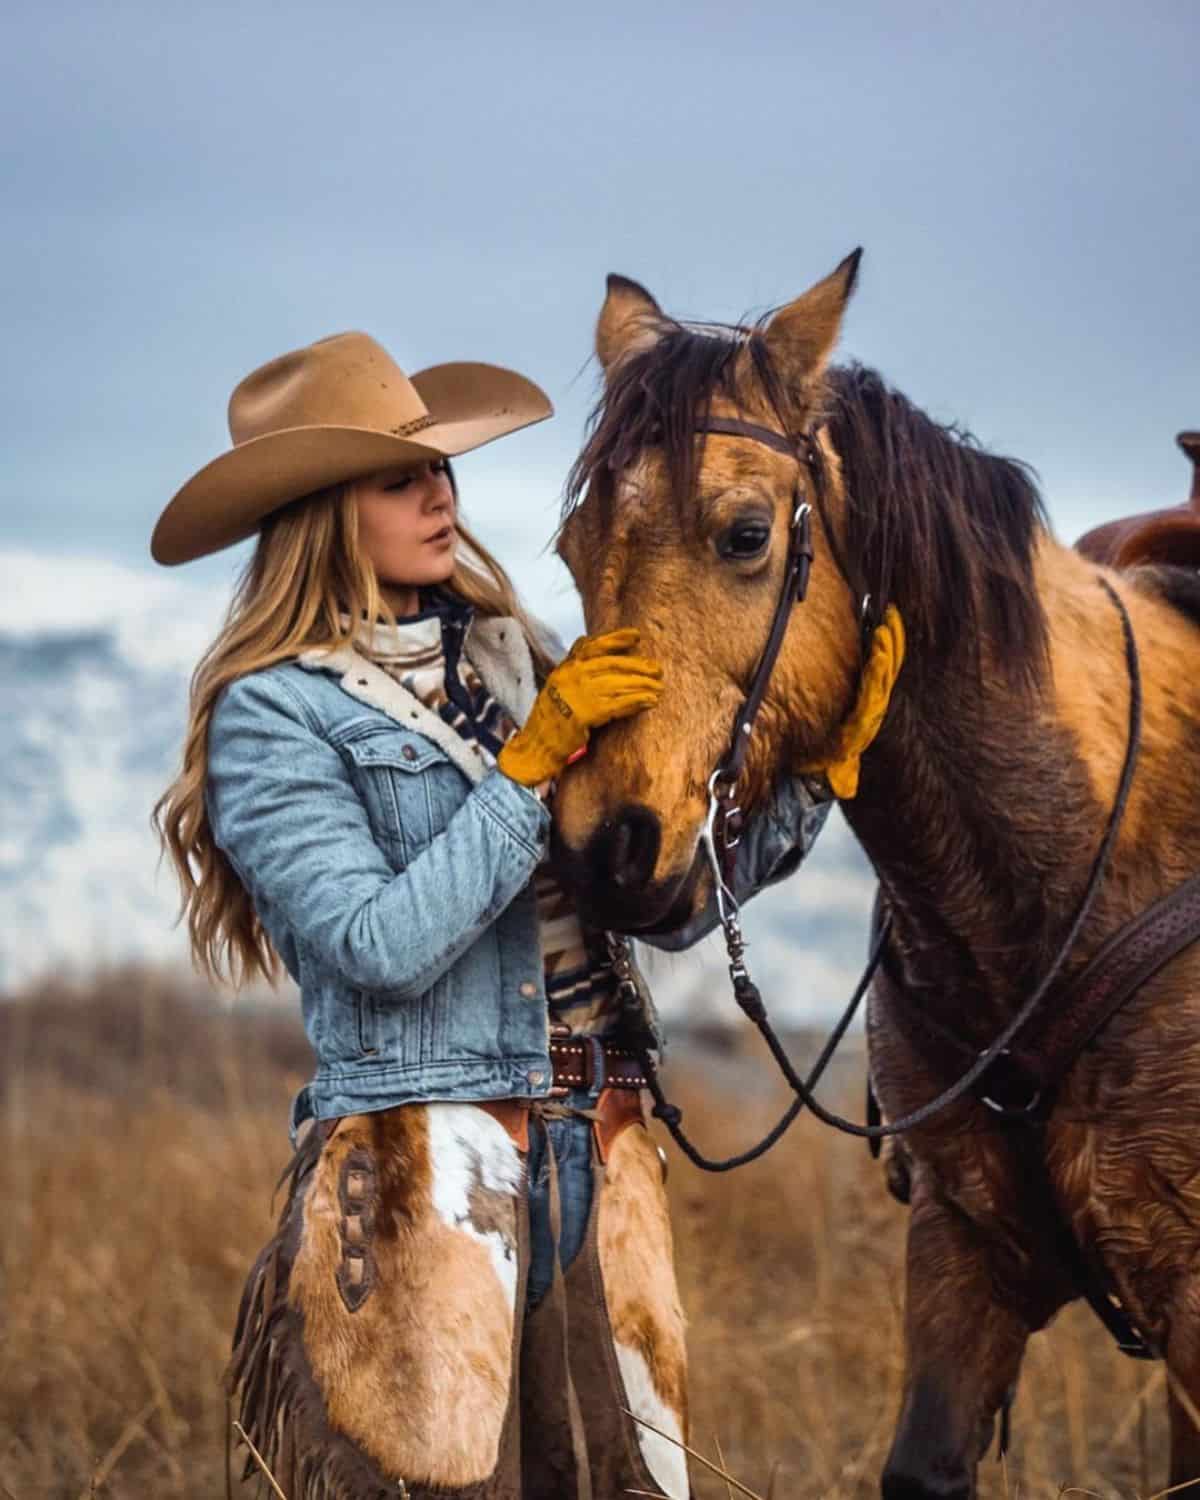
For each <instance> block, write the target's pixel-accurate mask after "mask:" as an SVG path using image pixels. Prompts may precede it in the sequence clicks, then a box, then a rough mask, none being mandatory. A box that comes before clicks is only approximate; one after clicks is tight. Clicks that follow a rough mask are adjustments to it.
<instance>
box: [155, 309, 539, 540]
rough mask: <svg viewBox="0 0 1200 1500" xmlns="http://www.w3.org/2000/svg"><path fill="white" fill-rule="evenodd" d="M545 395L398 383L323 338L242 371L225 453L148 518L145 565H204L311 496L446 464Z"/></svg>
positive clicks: (387, 358)
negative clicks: (389, 472) (152, 522)
mask: <svg viewBox="0 0 1200 1500" xmlns="http://www.w3.org/2000/svg"><path fill="white" fill-rule="evenodd" d="M553 409H554V408H553V407H552V406H551V405H550V401H549V398H548V397H547V396H546V393H545V392H544V391H542V390H541V389H539V387H538V386H536V385H534V383H533V381H532V380H526V379H525V377H524V376H523V375H518V374H517V373H516V372H515V371H514V370H504V369H501V368H500V367H499V366H497V365H482V364H449V365H433V366H431V368H429V369H428V370H422V371H420V372H419V373H418V374H416V375H413V376H411V377H410V376H407V375H405V373H404V371H403V370H402V369H401V368H400V367H399V365H397V364H396V362H395V361H394V360H393V359H392V357H391V355H390V354H388V352H387V350H386V349H384V348H383V347H382V345H380V344H377V343H376V342H375V340H374V339H373V338H370V337H369V336H368V335H367V334H365V333H335V334H333V335H332V336H331V337H330V338H325V339H318V340H317V342H316V343H315V344H308V345H306V346H305V347H304V348H303V349H293V350H292V352H291V353H290V354H281V355H280V356H279V358H278V359H272V360H270V361H269V362H268V363H267V364H265V365H260V366H259V368H258V369H257V370H252V371H251V372H250V374H249V375H247V376H246V378H245V379H244V380H243V381H241V382H240V383H239V384H238V385H237V386H236V387H235V388H234V392H233V395H232V396H231V397H230V398H229V433H230V436H231V437H232V439H233V447H232V448H231V449H229V450H228V451H227V452H225V453H222V454H221V455H220V456H219V457H217V458H215V459H213V461H212V462H211V463H209V464H206V465H205V467H204V468H203V469H201V470H200V471H199V473H197V474H194V475H193V476H192V477H191V479H189V480H188V482H187V483H186V484H185V485H184V486H183V488H182V489H181V490H179V491H178V493H177V494H176V495H175V496H174V498H173V499H172V500H171V502H170V504H169V505H168V506H167V508H166V509H165V510H164V511H163V513H162V515H161V516H159V518H158V523H157V525H156V526H155V528H154V535H153V537H152V538H151V541H150V553H151V555H152V556H153V558H154V560H155V561H156V562H160V563H165V564H168V565H173V564H175V563H183V562H190V561H191V560H192V559H193V558H197V557H204V556H205V555H206V554H208V553H210V552H217V551H219V550H220V549H221V548H222V547H229V546H232V545H233V543H234V542H240V541H242V540H243V538H245V537H248V536H250V535H251V534H252V533H253V532H254V531H255V530H256V529H257V527H258V525H259V523H260V522H261V521H262V519H263V517H264V516H267V515H269V514H270V512H271V511H273V510H276V509H278V507H279V506H281V505H286V504H287V503H288V501H289V500H297V499H299V498H300V496H302V495H307V494H310V493H311V492H312V491H313V490H319V489H324V488H325V487H326V486H327V485H331V484H337V483H340V482H341V481H343V480H349V479H356V478H359V477H361V476H362V475H365V474H370V473H372V472H374V471H375V470H377V469H388V468H399V467H402V466H404V465H405V464H414V465H415V464H421V463H425V462H429V461H431V460H432V461H436V460H438V459H440V458H453V457H455V456H456V455H457V454H460V453H467V452H469V451H470V450H471V449H472V448H479V447H481V446H482V445H483V444H484V443H490V442H491V441H492V439H493V438H498V437H503V436H504V434H505V433H507V432H516V431H517V430H518V429H519V428H521V427H528V426H529V425H530V424H531V423H533V422H540V421H542V420H543V419H544V418H545V417H548V416H550V415H551V413H552V411H553Z"/></svg>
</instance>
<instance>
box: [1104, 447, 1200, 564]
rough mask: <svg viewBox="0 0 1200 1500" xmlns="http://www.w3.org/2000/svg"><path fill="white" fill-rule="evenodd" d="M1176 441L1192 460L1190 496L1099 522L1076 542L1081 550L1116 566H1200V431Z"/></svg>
mask: <svg viewBox="0 0 1200 1500" xmlns="http://www.w3.org/2000/svg"><path fill="white" fill-rule="evenodd" d="M1175 441H1176V442H1177V443H1178V444H1179V446H1180V448H1182V450H1183V452H1184V453H1185V454H1186V456H1187V457H1188V458H1190V459H1191V461H1192V493H1191V496H1190V498H1189V499H1188V500H1187V501H1186V502H1185V503H1184V504H1183V505H1175V506H1171V507H1169V508H1168V509H1166V510H1148V511H1143V512H1141V513H1140V514H1139V515H1136V516H1126V517H1125V518H1124V519H1123V520H1120V521H1107V522H1105V524H1104V525H1103V526H1096V527H1094V528H1093V529H1092V530H1091V531H1089V532H1087V533H1086V534H1085V535H1084V536H1081V537H1080V538H1079V540H1078V541H1077V542H1076V543H1075V547H1076V550H1077V551H1079V552H1082V553H1083V555H1084V556H1085V557H1087V558H1090V559H1091V561H1092V562H1096V563H1103V564H1106V565H1107V566H1108V567H1113V568H1127V567H1131V566H1132V565H1134V564H1135V563H1169V564H1172V565H1173V566H1175V567H1179V568H1200V432H1181V433H1180V434H1179V436H1178V437H1177V438H1176V439H1175Z"/></svg>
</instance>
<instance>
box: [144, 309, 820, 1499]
mask: <svg viewBox="0 0 1200 1500" xmlns="http://www.w3.org/2000/svg"><path fill="white" fill-rule="evenodd" d="M550 411H551V407H550V403H549V401H548V400H547V399H546V397H545V395H544V394H543V393H542V392H541V391H540V390H539V389H538V388H537V387H536V386H534V385H533V384H532V383H531V382H529V381H528V380H525V379H524V378H523V377H521V376H519V375H516V374H514V373H513V372H511V371H507V370H500V369H497V368H495V367H492V366H487V365H478V364H465V365H463V364H460V365H443V366H439V367H435V368H433V369H430V370H426V371H423V372H421V373H420V374H418V375H416V376H414V377H412V379H411V380H410V379H408V378H407V377H406V376H405V375H404V374H403V372H402V371H401V370H400V369H399V368H398V367H397V366H396V365H395V363H394V362H393V361H392V360H391V358H390V356H389V355H388V354H387V353H386V351H385V350H383V349H382V348H381V347H380V346H379V345H378V344H377V343H375V341H374V340H372V339H370V338H368V337H367V336H366V335H365V334H361V333H349V334H341V335H337V336H335V337H333V338H329V339H323V340H320V341H319V342H317V343H315V344H312V345H309V346H307V347H306V348H303V349H299V350H296V351H294V352H292V353H290V354H286V355H284V356H282V357H281V358H279V359H276V360H272V361H271V362H270V363H268V364H266V365H264V366H262V367H261V368H260V369H258V370H256V371H254V372H253V373H252V374H251V375H249V376H247V377H246V379H245V380H243V381H242V382H241V384H240V385H239V386H238V387H237V388H236V389H235V391H234V393H233V397H232V399H231V402H230V409H229V418H230V430H231V433H232V436H233V440H234V446H233V448H232V449H231V450H229V451H228V452H226V453H224V454H222V455H221V456H220V457H218V458H217V459H216V460H215V461H214V462H213V463H211V464H209V465H208V466H207V467H206V468H205V469H203V470H201V471H200V473H199V474H197V475H196V476H194V477H193V478H192V479H191V480H190V481H189V482H188V484H186V485H185V486H184V487H183V489H182V490H181V491H180V492H179V493H178V494H177V495H176V496H175V498H174V499H173V500H172V501H171V503H170V504H169V505H168V506H167V508H166V510H165V511H164V512H163V515H162V516H161V518H160V519H159V522H158V525H157V527H156V530H155V533H154V539H153V542H152V551H153V554H154V556H155V558H156V559H157V560H158V561H160V562H163V563H168V564H174V563H180V562H184V561H187V560H189V559H191V558H196V557H200V556H202V555H204V554H206V553H209V552H212V551H215V550H217V549H218V548H221V547H224V546H228V545H230V544H232V543H233V542H236V541H239V540H241V539H243V538H244V537H247V536H249V535H251V534H253V533H254V532H255V531H257V532H258V541H257V544H256V547H255V551H254V554H253V557H252V558H251V560H250V563H249V565H248V567H247V569H246V572H245V574H244V576H243V579H242V581H241V583H240V585H239V588H238V590H237V593H236V595H235V598H234V601H233V604H232V606H231V609H230V612H229V616H228V619H227V621H226V623H225V625H224V628H223V629H222V631H221V633H220V635H219V636H218V638H217V640H216V642H215V643H214V644H213V646H212V647H211V648H210V650H209V652H208V653H207V654H206V656H205V657H204V659H203V660H202V661H201V663H200V665H199V667H198V669H197V671H196V674H195V677H194V680H193V685H192V700H191V713H190V723H189V728H188V734H187V740H186V748H185V756H184V767H183V771H182V774H181V775H180V777H179V778H178V780H177V781H176V782H175V783H174V784H173V785H172V786H171V787H170V788H169V789H168V791H167V793H166V794H165V795H164V797H163V798H162V800H161V801H160V803H159V805H158V807H157V809H156V817H157V819H158V823H159V827H160V830H161V832H162V836H163V839H164V842H165V844H166V847H167V848H168V849H169V850H170V852H171V854H172V856H173V860H174V863H175V866H176V869H177V871H178V874H179V878H180V880H181V883H182V886H183V891H184V906H185V910H186V912H187V917H188V923H189V930H190V935H191V943H192V952H193V956H194V959H195V961H196V963H197V964H198V965H199V967H200V968H201V969H203V970H204V971H206V972H207V973H209V974H210V975H211V976H213V977H222V976H225V975H228V976H229V977H230V978H231V979H232V980H233V981H234V982H238V983H240V982H241V981H243V980H245V979H247V978H251V977H254V976H261V977H265V978H268V979H274V978H275V977H276V976H277V974H278V972H279V968H280V965H281V964H282V966H283V967H284V968H285V969H286V970H287V972H288V973H289V974H290V975H291V976H292V978H293V979H294V980H295V981H296V983H297V984H298V985H299V987H300V993H301V1003H302V1009H303V1014H304V1021H305V1026H306V1029H307V1033H308V1036H309V1039H310V1041H311V1043H312V1046H313V1049H314V1052H315V1053H316V1058H317V1069H316V1074H315V1077H314V1079H313V1081H312V1083H311V1084H309V1085H308V1087H306V1088H305V1089H303V1090H302V1091H301V1093H300V1095H299V1097H298V1098H297V1100H296V1103H295V1106H294V1110H293V1139H294V1140H295V1139H299V1141H300V1144H299V1147H298V1150H297V1153H296V1156H295V1158H294V1162H293V1166H292V1170H291V1190H290V1193H289V1199H288V1203H287V1205H286V1207H285V1209H284V1212H283V1214H282V1216H281V1220H280V1226H279V1230H278V1233H277V1235H276V1236H275V1238H274V1239H273V1240H272V1242H271V1243H270V1244H269V1245H268V1246H267V1248H266V1249H265V1250H264V1252H263V1254H262V1255H261V1256H260V1258H259V1260H258V1262H257V1264H256V1266H255V1268H254V1270H253V1271H252V1273H251V1277H250V1280H249V1282H248V1284H247V1288H246V1293H245V1295H244V1298H243V1304H242V1310H241V1315H240V1318H239V1326H238V1330H237V1334H236V1338H235V1348H234V1355H233V1360H232V1362H231V1367H230V1372H231V1383H232V1385H233V1387H234V1389H235V1392H236V1394H237V1395H238V1397H239V1398H240V1406H241V1417H242V1423H243V1425H244V1426H245V1428H246V1430H247V1431H248V1432H249V1434H250V1436H251V1438H252V1440H253V1441H254V1443H255V1445H256V1447H257V1448H258V1449H259V1450H260V1451H261V1452H262V1453H263V1454H264V1456H265V1458H266V1460H267V1462H268V1463H269V1464H270V1465H271V1468H272V1470H273V1472H274V1474H275V1477H276V1478H277V1480H278V1481H279V1483H280V1484H281V1485H282V1487H283V1489H284V1491H285V1493H286V1494H288V1496H289V1497H291V1500H303V1497H305V1496H316V1495H321V1496H327V1495H328V1496H339V1497H340V1496H345V1497H355V1500H359V1497H365V1496H372V1497H374V1496H376V1495H379V1496H382V1495H385V1494H386V1495H396V1494H398V1493H402V1492H404V1493H407V1494H408V1495H409V1496H410V1497H415V1496H423V1495H434V1494H436V1495H447V1494H453V1495H462V1496H467V1495H471V1496H475V1495H478V1496H485V1495H486V1496H512V1497H516V1496H519V1495H524V1496H556V1497H558V1496H572V1495H575V1496H581V1497H582V1496H587V1495H595V1496H609V1495H614V1496H615V1495H619V1494H623V1493H626V1492H628V1491H630V1490H635V1491H636V1490H640V1491H641V1492H643V1493H651V1494H663V1495H672V1496H685V1495H687V1493H688V1484H687V1473H686V1466H685V1463H684V1458H683V1453H682V1450H681V1448H680V1447H679V1446H678V1443H677V1442H676V1441H672V1439H676V1440H678V1439H681V1438H682V1437H683V1434H684V1432H685V1430H686V1396H685V1365H684V1341H683V1318H682V1314H681V1311H680V1306H679V1299H678V1295H677V1292H676V1288H675V1281H674V1273H673V1269H672V1261H671V1241H670V1229H669V1226H668V1222H667V1213H666V1204H665V1196H664V1192H663V1187H662V1178H663V1173H662V1169H661V1166H660V1159H659V1155H658V1153H657V1152H656V1149H655V1147H654V1146H653V1144H652V1142H651V1141H650V1139H649V1136H648V1134H647V1132H646V1129H645V1126H644V1122H643V1118H642V1110H641V1093H640V1089H641V1085H642V1082H643V1080H642V1077H641V1073H640V1065H639V1062H638V1055H639V1053H640V1052H641V1051H642V1049H645V1048H654V1047H657V1045H658V1042H659V1033H658V1027H657V1021H656V1018H655V1015H654V1010H653V1006H652V1004H651V1002H650V999H649V995H648V993H647V991H646V988H645V985H644V983H643V982H642V979H641V976H640V974H639V973H638V972H637V969H636V966H634V965H632V963H631V962H630V960H629V955H628V949H627V947H626V946H625V945H624V944H622V943H621V942H620V941H619V940H617V939H614V938H612V937H611V936H610V935H607V934H602V933H597V932H592V931H587V930H584V929H583V928H582V927H581V925H580V923H579V920H578V918H577V917H576V916H575V913H574V911H573V908H572V904H571V902H570V900H569V899H568V898H567V896H566V895H565V893H564V892H563V891H562V890H561V889H559V887H558V886H557V885H556V883H555V881H554V877H553V873H552V871H551V870H550V868H549V867H548V864H547V862H546V857H545V856H546V843H547V834H548V829H549V824H550V814H549V811H548V809H547V805H546V802H547V797H548V795H549V793H550V791H551V789H552V786H553V783H554V779H555V778H556V777H557V776H558V775H560V774H561V773H562V771H563V770H564V768H565V767H566V766H567V764H568V763H569V761H570V760H571V758H572V757H573V756H574V755H575V754H577V753H579V752H581V750H582V749H583V747H584V746H585V744H586V741H587V736H588V733H589V731H590V730H591V729H593V728H596V727H599V726H600V725H603V724H604V723H606V722H609V721H611V720H613V719H617V718H620V717H624V716H626V715H629V714H634V713H640V712H644V711H647V710H652V708H653V706H654V703H655V701H656V699H657V697H658V695H659V692H660V688H661V672H660V669H659V667H658V666H657V664H656V663H654V662H652V661H649V660H647V659H645V658H643V657H641V656H639V655H638V654H637V652H636V647H637V640H636V636H635V633H634V632H630V631H620V632H615V633H613V634H611V635H609V636H605V637H599V638H595V639H581V640H580V641H578V642H577V643H576V645H575V647H574V648H573V650H572V651H571V653H570V655H569V656H567V657H566V658H565V660H562V661H560V662H559V663H558V664H557V665H555V658H556V656H557V655H558V653H557V652H556V650H555V648H554V645H553V643H552V642H551V641H550V640H549V639H548V638H547V636H546V634H545V633H544V632H543V631H542V630H540V629H539V628H538V627H537V625H536V624H535V623H534V622H533V621H532V620H531V619H530V618H529V617H528V616H527V615H526V614H525V613H524V611H523V610H522V608H521V607H520V605H519V604H518V602H517V600H516V598H515V596H514V593H513V589H512V586H511V584H510V582H509V580H508V579H507V577H506V576H505V574H504V572H503V570H502V569H501V567H500V566H499V564H498V563H497V562H496V561H495V560H494V559H493V558H492V557H491V556H490V555H489V554H488V552H487V551H486V550H485V548H484V547H483V546H482V545H481V544H480V543H479V542H478V541H476V540H475V539H474V538H473V537H472V536H471V535H470V533H469V532H468V531H467V530H466V528H465V527H464V525H463V522H462V518H461V516H460V515H459V512H458V506H457V495H456V492H455V487H454V481H453V476H452V474H451V471H450V466H449V462H448V459H449V458H450V457H452V456H454V455H457V454H460V453H464V452H466V451H468V450H470V449H472V448H475V447H478V446H479V445H481V444H482V443H485V442H488V441H491V440H492V439H494V438H497V437H500V436H502V435H504V434H505V433H508V432H512V431H516V430H517V429H519V428H521V427H524V426H527V425H529V424H530V423H532V422H536V421H540V420H541V419H543V418H545V417H547V416H549V415H550ZM817 825H819V818H818V819H816V820H814V819H813V817H812V815H811V801H810V800H805V799H802V798H801V797H800V794H799V792H798V790H797V789H796V788H795V787H794V786H792V787H790V788H789V789H788V790H787V797H786V800H785V801H784V802H782V803H780V802H778V801H777V803H776V805H775V806H774V808H773V815H772V817H770V818H768V819H763V820H756V821H754V822H752V824H751V826H750V828H749V829H748V830H747V835H746V837H745V838H744V840H743V843H744V856H743V858H744V865H745V879H744V890H750V889H753V888H755V887H756V886H757V885H759V884H761V883H763V881H764V880H766V879H770V878H774V877H776V876H777V875H779V874H781V873H783V872H784V871H785V869H786V868H788V867H792V866H794V864H795V862H796V859H797V857H798V856H799V855H800V854H801V853H802V852H803V849H804V848H805V847H806V846H807V843H808V842H811V839H812V837H814V836H815V831H816V826H817ZM707 925H709V918H707V917H705V918H704V919H702V920H701V921H700V922H698V923H697V924H696V925H695V927H694V929H692V930H690V931H689V932H688V933H686V934H682V935H680V936H679V938H678V940H677V941H678V942H682V941H686V940H691V938H692V937H694V936H696V935H699V933H700V932H701V931H703V930H704V929H705V927H706V926H707ZM614 966H615V967H614ZM618 976H620V977H618ZM624 1408H629V1409H630V1410H632V1411H633V1412H634V1413H635V1414H636V1416H637V1417H638V1418H641V1419H642V1421H640V1422H638V1421H634V1420H632V1419H631V1418H630V1417H629V1416H627V1415H626V1414H625V1411H624V1410H623V1409H624ZM647 1423H648V1424H652V1425H645V1424H647ZM656 1429H657V1430H656ZM401 1483H402V1484H403V1486H404V1490H403V1491H402V1490H401V1488H400V1485H401Z"/></svg>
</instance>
